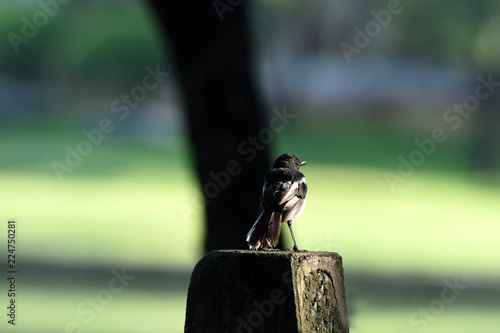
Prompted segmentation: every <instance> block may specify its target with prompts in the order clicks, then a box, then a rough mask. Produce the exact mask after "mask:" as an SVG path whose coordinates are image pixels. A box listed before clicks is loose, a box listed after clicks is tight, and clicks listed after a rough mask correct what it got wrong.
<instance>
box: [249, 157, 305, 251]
mask: <svg viewBox="0 0 500 333" xmlns="http://www.w3.org/2000/svg"><path fill="white" fill-rule="evenodd" d="M304 164H306V161H301V160H299V158H298V157H297V156H295V155H291V154H283V155H281V156H280V157H278V158H277V159H276V161H274V164H273V167H272V169H271V171H269V173H268V174H267V175H266V177H265V178H264V187H263V188H262V196H261V199H260V207H259V217H258V218H257V221H256V222H255V224H254V225H253V227H252V229H250V231H249V232H248V234H247V239H246V240H247V243H248V245H249V246H250V249H252V250H258V249H261V250H274V249H275V247H276V245H277V244H278V241H279V237H280V232H281V224H282V223H283V222H287V224H288V227H289V228H290V233H291V234H292V239H293V250H294V251H299V249H298V247H297V243H296V242H295V237H294V236H293V231H292V224H293V221H295V220H296V219H297V218H298V217H299V216H300V214H302V211H303V210H304V206H305V204H306V195H307V182H306V179H305V177H304V175H303V174H302V173H301V172H300V167H301V166H302V165H304Z"/></svg>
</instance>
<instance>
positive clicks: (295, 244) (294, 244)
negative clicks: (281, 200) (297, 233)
mask: <svg viewBox="0 0 500 333" xmlns="http://www.w3.org/2000/svg"><path fill="white" fill-rule="evenodd" d="M287 224H288V228H289V229H290V233H291V234H292V240H293V250H294V251H295V252H307V250H299V248H298V247H297V242H296V241H295V237H294V236H293V230H292V221H288V222H287Z"/></svg>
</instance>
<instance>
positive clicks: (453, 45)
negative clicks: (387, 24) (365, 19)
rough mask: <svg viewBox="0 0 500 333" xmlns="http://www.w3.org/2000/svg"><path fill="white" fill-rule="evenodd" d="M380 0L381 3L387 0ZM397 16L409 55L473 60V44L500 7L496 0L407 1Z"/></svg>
mask: <svg viewBox="0 0 500 333" xmlns="http://www.w3.org/2000/svg"><path fill="white" fill-rule="evenodd" d="M386 3H387V2H386V1H381V4H386ZM403 4H404V10H403V12H402V13H401V15H400V16H401V17H399V18H396V20H397V22H398V23H397V25H398V26H399V27H400V29H401V35H403V36H404V40H402V41H401V51H402V54H403V55H404V56H407V57H409V58H419V57H422V56H424V57H428V58H441V57H443V58H445V59H448V60H449V61H451V62H455V63H469V64H470V63H472V62H473V61H474V59H473V57H472V50H473V47H472V46H473V44H474V42H475V40H476V39H477V37H478V34H479V31H480V29H481V27H482V24H483V23H484V22H487V21H488V20H489V19H490V18H492V17H493V16H494V15H497V12H498V10H500V4H499V2H498V1H496V0H482V1H476V0H442V1H431V0H424V1H411V2H404V3H403Z"/></svg>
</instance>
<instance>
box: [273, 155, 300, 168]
mask: <svg viewBox="0 0 500 333" xmlns="http://www.w3.org/2000/svg"><path fill="white" fill-rule="evenodd" d="M306 163H307V162H306V161H301V160H300V159H299V158H298V157H297V155H292V154H283V155H281V156H280V157H278V158H277V159H276V160H275V161H274V163H273V169H276V168H290V169H292V170H296V171H300V167H301V166H303V165H304V164H306Z"/></svg>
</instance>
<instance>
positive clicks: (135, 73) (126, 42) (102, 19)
mask: <svg viewBox="0 0 500 333" xmlns="http://www.w3.org/2000/svg"><path fill="white" fill-rule="evenodd" d="M39 11H41V8H40V7H39V5H38V4H37V2H33V3H32V5H31V6H26V5H25V6H19V7H13V8H11V10H6V11H4V12H3V13H2V14H1V20H0V34H1V35H3V36H7V35H8V34H9V33H15V34H17V35H18V36H21V37H23V34H22V28H23V26H24V25H25V23H24V22H25V21H23V18H26V19H27V20H28V21H30V22H32V21H33V19H32V18H33V15H34V14H35V13H37V12H39ZM63 12H64V14H62V13H63ZM37 29H38V33H37V34H36V35H35V37H33V38H28V42H27V43H21V44H20V45H19V46H18V48H19V52H18V53H15V51H14V48H13V47H11V45H10V43H5V45H4V47H3V48H1V49H0V72H2V73H4V74H7V75H9V76H12V77H18V78H40V77H44V78H47V79H61V78H63V79H65V78H67V77H68V76H69V77H71V79H73V80H76V81H78V80H84V81H97V82H99V81H102V80H103V79H105V80H108V81H110V82H113V83H114V84H120V83H124V81H125V83H127V81H128V82H137V81H139V80H141V79H142V77H143V76H144V68H145V67H146V66H148V65H149V66H154V65H156V64H159V63H164V62H165V61H166V59H167V56H166V54H167V53H166V52H165V47H163V46H162V45H163V39H162V37H161V36H160V32H159V31H158V29H156V27H155V22H154V20H152V19H151V12H150V10H149V8H148V7H147V6H146V3H145V2H140V1H116V0H115V1H106V2H100V1H87V2H85V3H72V5H71V6H69V5H67V6H64V5H60V7H59V13H58V14H56V15H54V16H53V17H50V18H49V20H48V23H47V24H46V25H45V26H41V27H39V28H37Z"/></svg>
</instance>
